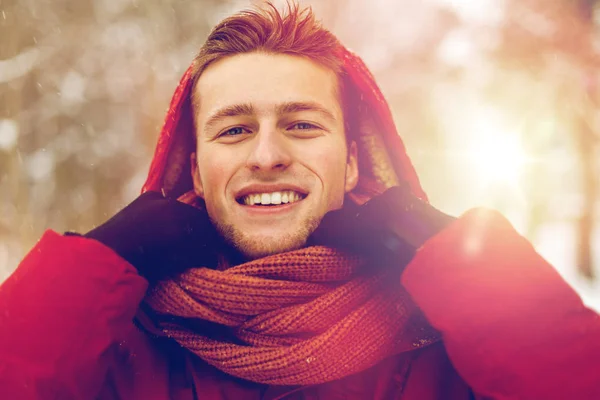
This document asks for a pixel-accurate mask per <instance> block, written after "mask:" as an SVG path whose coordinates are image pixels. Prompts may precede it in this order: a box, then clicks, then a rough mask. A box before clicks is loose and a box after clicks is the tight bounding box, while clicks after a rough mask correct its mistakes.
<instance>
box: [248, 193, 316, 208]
mask: <svg viewBox="0 0 600 400" xmlns="http://www.w3.org/2000/svg"><path fill="white" fill-rule="evenodd" d="M305 197H306V195H305V194H303V193H299V192H296V191H294V190H285V191H277V192H263V193H249V194H247V195H244V196H241V197H240V198H238V199H237V202H238V203H240V204H243V205H247V206H276V205H281V204H290V203H296V202H298V201H300V200H303V199H304V198H305Z"/></svg>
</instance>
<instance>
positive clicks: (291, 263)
mask: <svg viewBox="0 0 600 400" xmlns="http://www.w3.org/2000/svg"><path fill="white" fill-rule="evenodd" d="M366 267H367V266H366V265H365V264H364V263H363V262H362V261H361V260H360V259H359V258H356V257H352V256H348V255H346V254H343V253H341V252H340V251H337V250H334V249H331V248H327V247H321V246H313V247H308V248H304V249H301V250H296V251H291V252H287V253H282V254H277V255H273V256H269V257H265V258H262V259H259V260H255V261H251V262H248V263H245V264H242V265H238V266H235V267H232V268H229V269H227V270H224V271H219V270H214V269H210V268H194V269H191V270H189V271H187V272H186V273H184V274H183V275H181V276H179V277H177V278H175V279H174V280H169V281H164V282H161V283H159V284H158V285H157V286H156V287H154V288H153V289H152V290H151V291H150V292H149V294H148V296H147V297H146V299H145V302H146V304H147V306H149V307H150V308H151V309H152V310H153V311H154V312H155V313H156V314H157V315H158V318H157V321H155V323H156V324H157V326H158V327H159V329H161V330H162V331H163V333H164V334H165V335H166V336H168V337H170V338H172V339H174V340H175V341H177V342H178V343H179V344H180V345H181V346H183V347H184V348H186V349H188V350H189V351H191V352H193V353H195V354H196V355H197V356H198V357H200V358H201V359H203V360H204V361H206V362H207V363H209V364H211V365H213V366H215V367H216V368H218V369H220V370H222V371H223V372H226V373H228V374H230V375H233V376H236V377H239V378H243V379H247V380H250V381H254V382H260V383H266V384H276V385H311V384H319V383H324V382H329V381H332V380H335V379H339V378H343V377H345V376H348V375H351V374H354V373H357V372H360V371H363V370H365V369H367V368H369V367H371V366H373V365H375V364H377V363H378V362H379V361H381V360H383V359H384V358H386V357H389V356H392V355H396V354H399V353H401V352H406V351H410V350H414V349H417V348H420V347H423V346H427V345H429V344H431V343H433V342H434V341H436V340H437V339H438V337H437V333H436V332H435V331H434V330H433V329H432V328H431V327H429V325H428V324H427V323H426V322H425V320H424V318H423V317H422V315H421V313H420V312H419V311H418V309H417V308H416V306H415V305H414V304H413V303H412V301H411V300H410V298H409V296H408V294H407V293H406V292H405V290H404V289H403V287H402V286H401V285H400V270H401V268H383V267H377V268H366ZM161 316H162V317H161ZM173 317H180V318H173ZM198 319H200V320H205V321H211V322H213V323H216V324H218V325H221V326H222V327H226V329H227V331H228V332H229V333H230V334H231V336H232V337H233V339H234V340H228V339H224V338H220V337H216V338H215V337H212V338H211V337H209V336H208V335H206V334H205V333H203V332H202V331H198V330H197V329H194V327H193V326H194V324H193V321H195V320H198Z"/></svg>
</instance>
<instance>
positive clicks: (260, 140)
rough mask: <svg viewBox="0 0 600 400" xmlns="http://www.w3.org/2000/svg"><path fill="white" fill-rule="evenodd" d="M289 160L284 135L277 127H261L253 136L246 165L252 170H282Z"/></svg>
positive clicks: (290, 158)
mask: <svg viewBox="0 0 600 400" xmlns="http://www.w3.org/2000/svg"><path fill="white" fill-rule="evenodd" d="M291 160H292V157H291V154H290V151H289V149H288V146H287V143H286V141H285V138H284V135H283V134H282V133H281V132H278V130H277V129H261V130H260V131H259V132H258V134H257V135H256V137H255V138H254V144H253V147H252V150H251V153H250V154H249V156H248V160H247V166H248V167H249V168H250V169H252V170H254V171H259V170H262V171H270V170H278V169H279V170H284V169H286V168H287V167H288V166H289V165H290V163H291Z"/></svg>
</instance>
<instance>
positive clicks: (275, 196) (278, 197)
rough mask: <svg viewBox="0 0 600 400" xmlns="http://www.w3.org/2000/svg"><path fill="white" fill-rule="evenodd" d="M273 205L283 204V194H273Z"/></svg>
mask: <svg viewBox="0 0 600 400" xmlns="http://www.w3.org/2000/svg"><path fill="white" fill-rule="evenodd" d="M271 204H281V192H274V193H271Z"/></svg>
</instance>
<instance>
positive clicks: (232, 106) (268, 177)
mask: <svg viewBox="0 0 600 400" xmlns="http://www.w3.org/2000/svg"><path fill="white" fill-rule="evenodd" d="M196 96H197V98H198V103H197V107H196V110H195V113H196V122H197V123H196V126H197V132H196V134H197V139H198V140H197V142H198V145H197V149H196V152H197V153H196V155H192V174H193V177H194V188H195V191H196V193H197V194H198V195H199V196H200V197H202V198H203V199H204V200H205V203H206V208H207V211H208V214H209V216H210V218H211V220H212V221H213V223H214V224H215V226H216V227H217V229H218V230H219V231H220V233H221V234H222V235H223V236H224V237H225V238H226V239H227V240H228V241H229V242H230V243H232V244H233V245H234V246H235V247H236V248H237V249H238V250H240V251H241V252H242V253H243V254H244V255H245V256H246V257H247V258H249V259H254V258H259V257H263V256H266V255H269V254H275V253H280V252H284V251H289V250H294V249H297V248H300V247H302V246H303V245H304V244H305V243H306V240H307V238H308V236H309V235H310V234H311V233H312V232H313V231H314V230H315V229H316V227H317V226H318V224H319V222H320V221H321V219H322V218H323V216H324V215H325V213H327V212H328V211H330V210H334V209H337V208H340V207H341V206H342V204H343V200H344V194H345V193H346V192H348V191H350V190H352V189H353V188H354V186H356V183H357V181H358V168H357V160H356V145H355V144H354V143H352V145H351V146H350V149H348V148H347V145H346V138H345V133H344V121H343V115H342V108H341V105H340V101H339V95H338V80H337V77H336V75H335V73H334V72H332V71H331V70H329V69H327V68H325V67H322V66H321V65H319V64H317V63H315V62H313V61H310V60H308V59H306V58H302V57H298V56H291V55H282V54H265V53H258V52H257V53H247V54H238V55H235V56H231V57H227V58H224V59H221V60H219V61H217V62H215V63H213V64H211V65H210V66H209V67H208V68H207V69H206V70H205V71H204V72H203V73H202V75H201V76H200V78H199V80H198V83H197V85H196Z"/></svg>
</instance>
